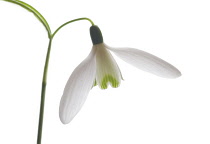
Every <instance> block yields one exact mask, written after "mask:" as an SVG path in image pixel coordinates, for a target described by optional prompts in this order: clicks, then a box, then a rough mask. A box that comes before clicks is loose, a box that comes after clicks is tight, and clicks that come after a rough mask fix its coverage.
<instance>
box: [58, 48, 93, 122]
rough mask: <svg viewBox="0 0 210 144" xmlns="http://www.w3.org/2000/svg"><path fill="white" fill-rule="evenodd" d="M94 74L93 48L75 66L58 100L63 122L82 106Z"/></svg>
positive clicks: (69, 118) (68, 120) (70, 118)
mask: <svg viewBox="0 0 210 144" xmlns="http://www.w3.org/2000/svg"><path fill="white" fill-rule="evenodd" d="M95 75H96V62H95V49H94V48H93V49H92V51H91V53H90V54H89V56H88V57H87V58H86V59H85V60H84V61H83V62H82V63H80V65H79V66H77V67H76V68H75V70H74V71H73V73H72V74H71V76H70V78H69V80H68V82H67V84H66V87H65V89H64V92H63V96H62V98H61V101H60V109H59V116H60V120H61V122H62V123H63V124H67V123H69V122H70V121H71V120H72V119H73V118H74V117H75V115H76V114H77V113H78V112H79V110H80V109H81V107H82V106H83V104H84V102H85V100H86V98H87V95H88V93H89V91H90V89H91V88H92V86H93V82H94V80H95Z"/></svg>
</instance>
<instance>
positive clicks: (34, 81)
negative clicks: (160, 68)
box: [0, 0, 210, 144]
mask: <svg viewBox="0 0 210 144" xmlns="http://www.w3.org/2000/svg"><path fill="white" fill-rule="evenodd" d="M25 2H27V3H29V4H31V5H32V6H34V7H35V8H36V9H37V10H39V12H40V13H41V14H42V15H43V16H44V17H45V18H46V19H47V21H48V23H49V24H50V26H51V29H52V31H54V30H55V29H56V28H57V27H58V26H60V25H61V24H63V23H64V22H67V21H69V20H72V19H75V18H80V17H89V18H91V19H92V20H93V21H94V23H95V24H96V25H98V26H99V27H100V28H101V30H102V33H103V36H104V42H105V43H106V44H107V45H109V46H113V47H133V48H138V49H141V50H144V51H147V52H150V53H152V54H154V55H156V56H158V57H160V58H162V59H164V60H166V61H168V62H169V63H171V64H173V65H174V66H176V67H177V68H178V69H179V70H180V71H181V72H182V76H181V77H180V78H178V79H164V78H159V77H156V76H153V75H151V74H148V73H146V72H143V71H141V70H138V69H136V68H134V67H132V66H130V65H129V64H126V63H124V62H123V61H121V60H120V59H118V58H117V57H115V58H116V60H117V62H118V65H119V67H120V69H121V72H122V74H123V77H124V81H122V83H121V86H120V87H119V88H117V89H113V88H108V89H107V90H100V89H99V88H98V87H94V88H93V89H92V90H91V92H90V93H89V96H88V99H87V101H86V103H85V105H84V107H83V108H82V110H81V111H80V112H79V114H78V115H77V116H76V117H75V118H74V119H73V121H72V122H71V123H70V124H68V125H63V124H62V123H61V122H60V120H59V116H58V108H59V102H60V98H61V96H62V92H63V89H64V86H65V84H66V81H67V80H68V78H69V76H70V74H71V72H72V71H73V70H74V68H75V67H76V66H77V65H78V64H79V63H80V62H81V61H82V60H83V59H84V58H85V57H86V56H87V55H88V53H89V51H90V50H91V47H92V43H91V39H90V36H89V27H90V26H91V25H90V23H89V22H87V21H79V22H75V23H72V24H70V25H68V26H66V27H65V28H63V29H62V30H61V31H59V32H58V34H57V35H56V36H55V38H54V41H53V44H52V53H51V59H50V65H49V74H48V85H47V92H46V105H45V116H44V127H43V140H42V143H43V144H85V143H86V144H209V143H210V88H209V87H210V9H209V7H210V2H209V1H208V0H176V1H167V0H159V1H156V0H147V1H143V0H127V1H126V0H123V1H122V0H114V1H113V0H106V1H97V0H77V1H65V0H59V1H58V0H57V1H56V0H53V1H52V0H27V1H25ZM47 45H48V37H47V33H46V31H45V29H44V27H43V26H42V24H41V23H40V22H39V21H38V20H37V19H36V18H35V17H34V16H33V14H32V13H29V12H28V11H26V10H25V9H23V8H21V7H19V6H17V5H14V4H11V3H8V2H4V1H0V143H4V144H19V143H21V144H35V143H36V136H37V126H38V115H39V103H40V93H41V80H42V72H43V66H44V61H45V54H46V51H47Z"/></svg>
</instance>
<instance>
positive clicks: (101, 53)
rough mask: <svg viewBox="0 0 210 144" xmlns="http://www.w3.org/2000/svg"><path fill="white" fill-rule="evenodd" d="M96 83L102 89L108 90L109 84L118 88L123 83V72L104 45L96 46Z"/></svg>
mask: <svg viewBox="0 0 210 144" xmlns="http://www.w3.org/2000/svg"><path fill="white" fill-rule="evenodd" d="M94 47H95V48H96V49H97V50H96V82H97V84H98V86H99V87H100V88H101V89H106V88H107V87H108V84H110V85H111V86H112V87H118V86H119V85H120V81H121V78H122V77H121V72H120V70H119V67H118V65H117V63H116V61H115V59H114V58H113V56H112V55H111V53H110V52H109V51H108V50H107V49H106V48H105V45H104V44H103V43H101V44H96V45H94Z"/></svg>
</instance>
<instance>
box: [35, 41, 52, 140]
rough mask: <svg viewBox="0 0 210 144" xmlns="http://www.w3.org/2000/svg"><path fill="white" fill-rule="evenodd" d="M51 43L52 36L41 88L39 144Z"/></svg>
mask: <svg viewBox="0 0 210 144" xmlns="http://www.w3.org/2000/svg"><path fill="white" fill-rule="evenodd" d="M51 44H52V38H50V40H49V45H48V50H47V55H46V60H45V66H44V73H43V79H42V90H41V103H40V113H39V125H38V135H37V144H41V139H42V126H43V118H44V103H45V91H46V85H47V72H48V65H49V59H50V51H51Z"/></svg>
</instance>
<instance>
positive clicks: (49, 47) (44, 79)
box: [37, 18, 94, 144]
mask: <svg viewBox="0 0 210 144" xmlns="http://www.w3.org/2000/svg"><path fill="white" fill-rule="evenodd" d="M79 20H88V21H89V22H90V23H91V24H92V25H94V23H93V22H92V21H91V20H90V19H89V18H78V19H75V20H71V21H69V22H66V23H64V24H63V25H61V26H60V27H59V28H58V29H57V30H56V31H55V32H54V33H53V34H52V35H51V36H50V38H49V39H50V40H49V45H48V50H47V56H46V60H45V66H44V73H43V80H42V90H41V103H40V113H39V125H38V135H37V144H41V139H42V127H43V118H44V103H45V91H46V85H47V72H48V65H49V59H50V51H51V45H52V40H53V37H54V36H55V34H56V33H57V32H58V31H59V30H60V29H61V28H62V27H64V26H65V25H67V24H69V23H72V22H75V21H79Z"/></svg>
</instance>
